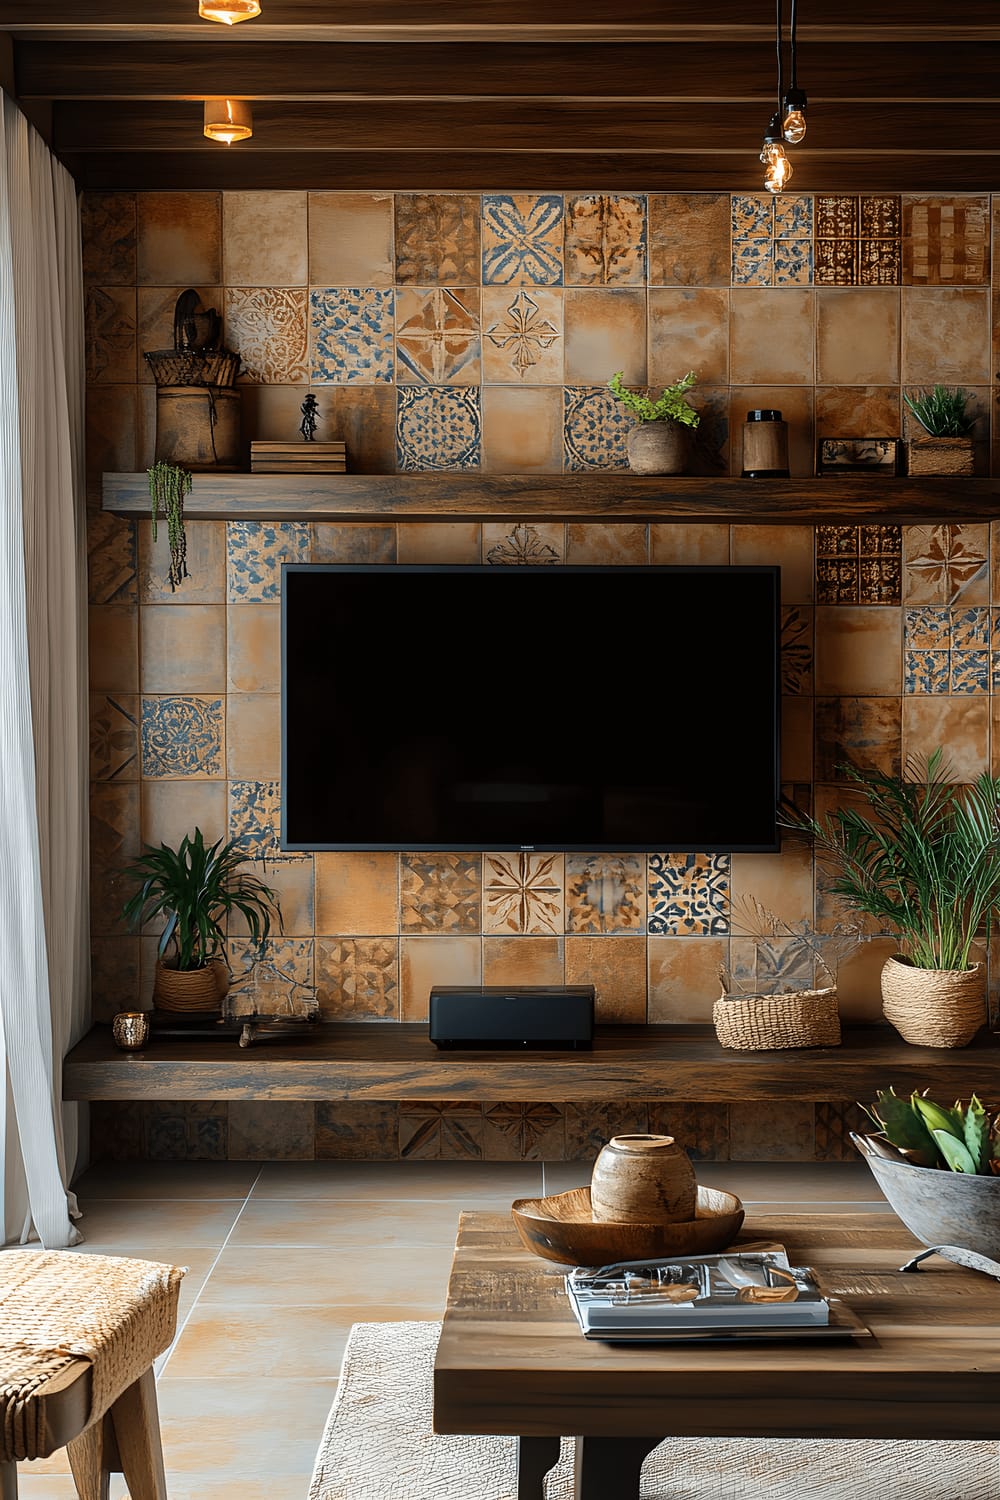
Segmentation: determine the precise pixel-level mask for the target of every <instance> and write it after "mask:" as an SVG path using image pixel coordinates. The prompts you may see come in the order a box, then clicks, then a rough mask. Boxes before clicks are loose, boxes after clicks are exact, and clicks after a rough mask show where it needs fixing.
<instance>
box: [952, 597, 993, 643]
mask: <svg viewBox="0 0 1000 1500" xmlns="http://www.w3.org/2000/svg"><path fill="white" fill-rule="evenodd" d="M990 628H991V621H990V611H989V610H988V609H986V608H985V607H979V608H973V609H956V610H953V611H952V616H951V646H952V650H953V651H978V650H985V648H986V647H987V646H989V645H990Z"/></svg>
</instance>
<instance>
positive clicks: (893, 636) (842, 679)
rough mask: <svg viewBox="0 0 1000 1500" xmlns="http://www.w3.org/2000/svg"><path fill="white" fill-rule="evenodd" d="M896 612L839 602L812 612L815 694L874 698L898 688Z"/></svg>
mask: <svg viewBox="0 0 1000 1500" xmlns="http://www.w3.org/2000/svg"><path fill="white" fill-rule="evenodd" d="M902 644H903V639H902V619H901V616H900V612H899V610H895V609H880V608H878V607H875V606H866V605H858V606H853V605H844V606H841V607H839V608H829V607H827V606H825V605H821V606H819V607H817V610H816V692H817V693H838V694H855V695H862V696H868V697H871V696H874V695H876V694H895V693H899V692H901V691H902V665H901V655H902Z"/></svg>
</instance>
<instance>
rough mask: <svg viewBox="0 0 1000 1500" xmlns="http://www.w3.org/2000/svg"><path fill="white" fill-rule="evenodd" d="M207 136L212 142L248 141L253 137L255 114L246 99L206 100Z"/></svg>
mask: <svg viewBox="0 0 1000 1500" xmlns="http://www.w3.org/2000/svg"><path fill="white" fill-rule="evenodd" d="M205 134H206V135H207V136H208V138H209V140H210V141H224V142H225V144H226V145H227V146H231V145H232V144H233V142H234V141H246V140H249V138H250V137H251V136H252V135H253V114H252V113H251V110H250V106H249V104H248V103H247V102H246V100H245V99H206V100H205Z"/></svg>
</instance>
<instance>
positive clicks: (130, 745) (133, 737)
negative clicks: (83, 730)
mask: <svg viewBox="0 0 1000 1500" xmlns="http://www.w3.org/2000/svg"><path fill="white" fill-rule="evenodd" d="M138 777H139V700H138V698H137V697H136V695H135V694H134V693H91V695H90V779H91V781H136V780H138Z"/></svg>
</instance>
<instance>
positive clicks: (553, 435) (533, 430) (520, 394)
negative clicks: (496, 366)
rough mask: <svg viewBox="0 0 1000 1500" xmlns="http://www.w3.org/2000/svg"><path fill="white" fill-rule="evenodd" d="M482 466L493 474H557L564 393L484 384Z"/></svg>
mask: <svg viewBox="0 0 1000 1500" xmlns="http://www.w3.org/2000/svg"><path fill="white" fill-rule="evenodd" d="M482 405H483V468H484V469H485V470H486V471H487V472H488V473H494V474H559V473H560V472H561V471H562V456H563V394H562V391H561V390H560V389H558V388H556V387H554V386H553V387H547V386H531V387H528V388H526V389H523V390H519V389H517V388H516V387H513V386H486V387H484V389H483V395H482Z"/></svg>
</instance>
